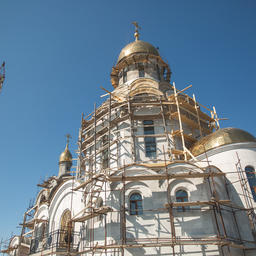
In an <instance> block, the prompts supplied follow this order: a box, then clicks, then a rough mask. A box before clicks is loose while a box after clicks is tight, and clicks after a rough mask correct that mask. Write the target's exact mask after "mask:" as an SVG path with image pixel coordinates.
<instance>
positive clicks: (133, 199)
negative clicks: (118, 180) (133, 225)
mask: <svg viewBox="0 0 256 256" xmlns="http://www.w3.org/2000/svg"><path fill="white" fill-rule="evenodd" d="M130 214H131V215H141V214H143V207H142V197H141V195H140V194H139V193H133V194H132V195H131V196H130Z"/></svg>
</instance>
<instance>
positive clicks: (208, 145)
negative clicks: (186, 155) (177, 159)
mask: <svg viewBox="0 0 256 256" xmlns="http://www.w3.org/2000/svg"><path fill="white" fill-rule="evenodd" d="M240 142H256V138H255V137H254V136H253V135H251V134H250V133H248V132H246V131H243V130H241V129H237V128H223V129H220V130H218V131H216V132H214V133H212V134H209V135H207V136H205V137H204V138H202V139H201V140H199V141H198V142H197V143H196V144H195V145H194V146H193V147H192V148H191V153H192V154H193V155H194V156H198V155H201V154H202V153H204V152H205V151H209V150H211V149H214V148H217V147H220V146H224V145H227V144H233V143H240Z"/></svg>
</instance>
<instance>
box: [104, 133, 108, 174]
mask: <svg viewBox="0 0 256 256" xmlns="http://www.w3.org/2000/svg"><path fill="white" fill-rule="evenodd" d="M107 144H108V135H104V136H103V137H102V147H104V146H106V145H107ZM108 153H109V151H108V148H106V149H104V150H103V151H102V168H103V169H106V168H108V167H109V156H108Z"/></svg>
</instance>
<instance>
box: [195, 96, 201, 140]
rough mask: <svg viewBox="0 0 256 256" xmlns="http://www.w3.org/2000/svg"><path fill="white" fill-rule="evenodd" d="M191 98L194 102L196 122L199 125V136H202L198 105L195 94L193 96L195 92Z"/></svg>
mask: <svg viewBox="0 0 256 256" xmlns="http://www.w3.org/2000/svg"><path fill="white" fill-rule="evenodd" d="M193 100H194V104H195V110H196V116H197V123H198V127H199V132H200V137H202V136H203V133H202V127H201V123H200V117H199V112H198V108H199V106H198V105H197V103H196V96H195V94H193Z"/></svg>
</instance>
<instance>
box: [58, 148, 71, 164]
mask: <svg viewBox="0 0 256 256" xmlns="http://www.w3.org/2000/svg"><path fill="white" fill-rule="evenodd" d="M61 162H72V155H71V153H70V151H69V149H68V144H67V145H66V148H65V150H64V151H63V152H62V153H61V154H60V160H59V163H61Z"/></svg>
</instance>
